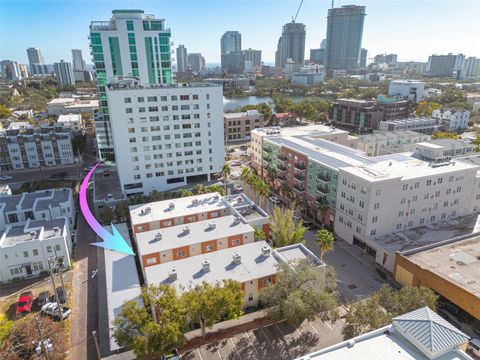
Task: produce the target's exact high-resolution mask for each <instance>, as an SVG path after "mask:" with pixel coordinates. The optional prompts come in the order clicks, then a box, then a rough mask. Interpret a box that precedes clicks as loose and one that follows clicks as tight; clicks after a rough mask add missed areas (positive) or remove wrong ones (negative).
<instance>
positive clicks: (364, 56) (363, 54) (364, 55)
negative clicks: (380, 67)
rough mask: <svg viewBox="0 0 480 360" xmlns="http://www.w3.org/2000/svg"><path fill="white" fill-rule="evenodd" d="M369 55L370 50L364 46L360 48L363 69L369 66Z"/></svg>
mask: <svg viewBox="0 0 480 360" xmlns="http://www.w3.org/2000/svg"><path fill="white" fill-rule="evenodd" d="M367 56H368V50H367V49H364V48H362V50H360V67H361V68H362V69H363V68H366V67H367Z"/></svg>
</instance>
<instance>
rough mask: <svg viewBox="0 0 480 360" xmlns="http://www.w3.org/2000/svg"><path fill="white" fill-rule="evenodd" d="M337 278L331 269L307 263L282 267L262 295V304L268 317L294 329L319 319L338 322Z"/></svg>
mask: <svg viewBox="0 0 480 360" xmlns="http://www.w3.org/2000/svg"><path fill="white" fill-rule="evenodd" d="M335 287H336V285H335V275H334V273H333V271H332V270H331V269H328V270H327V269H326V268H325V267H318V266H317V265H316V264H315V263H312V262H311V261H310V260H307V259H304V260H301V261H298V262H293V263H280V264H279V266H278V272H277V275H276V279H275V283H274V284H272V285H270V286H267V287H265V288H263V289H262V290H261V292H260V303H261V304H263V305H265V306H266V307H268V310H267V312H268V317H269V318H271V319H274V320H283V319H285V320H287V321H288V322H289V323H290V324H291V325H293V326H294V327H297V326H299V325H300V324H301V323H302V322H303V321H304V320H306V319H308V320H313V319H314V318H315V316H320V318H321V319H322V320H324V321H325V320H332V321H335V320H337V318H338V310H337V294H336V292H335Z"/></svg>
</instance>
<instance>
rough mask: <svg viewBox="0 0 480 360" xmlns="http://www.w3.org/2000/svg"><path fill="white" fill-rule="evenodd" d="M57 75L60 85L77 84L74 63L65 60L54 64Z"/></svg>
mask: <svg viewBox="0 0 480 360" xmlns="http://www.w3.org/2000/svg"><path fill="white" fill-rule="evenodd" d="M53 70H54V72H55V77H56V78H57V81H58V83H59V84H60V85H75V76H74V75H73V68H72V64H71V63H69V62H66V61H64V60H60V62H56V63H54V64H53Z"/></svg>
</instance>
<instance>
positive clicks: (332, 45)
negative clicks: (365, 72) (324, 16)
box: [325, 5, 365, 70]
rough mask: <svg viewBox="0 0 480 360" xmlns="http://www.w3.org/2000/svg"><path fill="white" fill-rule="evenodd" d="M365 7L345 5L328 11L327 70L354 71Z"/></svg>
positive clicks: (357, 61)
mask: <svg viewBox="0 0 480 360" xmlns="http://www.w3.org/2000/svg"><path fill="white" fill-rule="evenodd" d="M364 20H365V6H356V5H346V6H342V7H340V8H332V9H329V10H328V20H327V47H326V62H325V65H326V67H327V69H344V70H348V69H356V68H358V66H359V58H360V49H361V47H362V35H363V22H364Z"/></svg>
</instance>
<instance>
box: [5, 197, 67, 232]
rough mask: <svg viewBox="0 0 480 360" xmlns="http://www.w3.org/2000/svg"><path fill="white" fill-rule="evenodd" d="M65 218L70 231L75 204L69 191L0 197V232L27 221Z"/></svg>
mask: <svg viewBox="0 0 480 360" xmlns="http://www.w3.org/2000/svg"><path fill="white" fill-rule="evenodd" d="M59 217H65V218H66V219H67V224H68V226H69V228H70V229H71V228H72V227H73V223H74V220H75V203H74V200H73V195H72V190H71V189H67V188H64V189H60V188H59V189H48V190H38V191H35V192H32V193H22V194H18V195H6V196H1V197H0V230H3V229H5V228H6V227H7V226H19V225H24V224H26V223H27V222H28V221H29V220H31V221H33V220H54V219H57V218H59Z"/></svg>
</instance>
